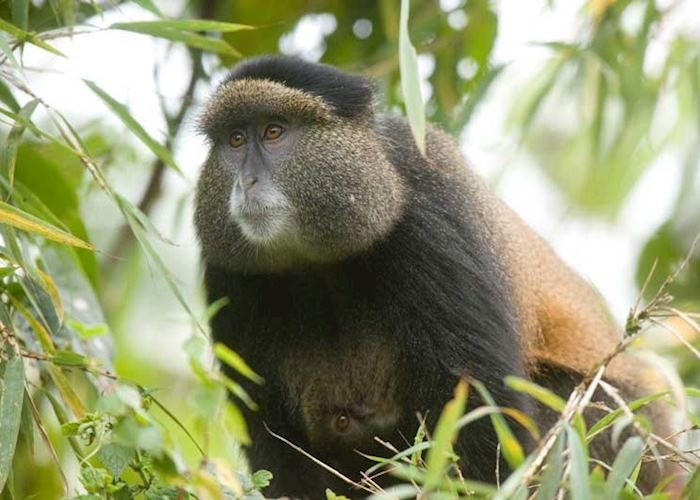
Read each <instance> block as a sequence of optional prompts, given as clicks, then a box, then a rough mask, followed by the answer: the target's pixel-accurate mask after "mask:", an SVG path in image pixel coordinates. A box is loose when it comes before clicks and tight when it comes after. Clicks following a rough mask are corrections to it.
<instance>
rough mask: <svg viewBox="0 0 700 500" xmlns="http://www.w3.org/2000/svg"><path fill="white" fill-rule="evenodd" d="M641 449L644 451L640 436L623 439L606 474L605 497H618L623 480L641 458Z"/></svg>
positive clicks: (622, 486) (623, 484)
mask: <svg viewBox="0 0 700 500" xmlns="http://www.w3.org/2000/svg"><path fill="white" fill-rule="evenodd" d="M642 451H644V442H643V441H642V439H641V438H639V437H637V436H634V437H631V438H629V439H628V440H627V441H625V444H624V445H623V446H622V449H621V450H620V451H619V452H618V454H617V457H616V458H615V462H613V466H612V469H611V470H610V473H609V474H608V480H607V482H606V483H605V495H604V496H605V498H618V496H619V494H620V492H621V491H622V488H624V486H625V481H626V480H627V478H628V477H630V475H631V474H632V473H633V472H634V470H635V468H636V467H637V464H638V463H639V461H640V459H641V458H642Z"/></svg>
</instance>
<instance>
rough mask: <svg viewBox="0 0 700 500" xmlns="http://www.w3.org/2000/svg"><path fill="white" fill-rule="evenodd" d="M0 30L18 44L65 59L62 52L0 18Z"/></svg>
mask: <svg viewBox="0 0 700 500" xmlns="http://www.w3.org/2000/svg"><path fill="white" fill-rule="evenodd" d="M0 30H2V31H4V32H6V33H9V34H10V35H11V36H13V37H14V38H16V39H17V40H18V41H20V42H28V43H31V44H32V45H36V46H37V47H39V48H41V49H44V50H46V51H48V52H51V53H52V54H56V55H57V56H61V57H66V56H65V54H63V52H61V51H60V50H58V49H56V48H54V47H52V46H51V45H49V44H48V43H46V42H44V41H43V40H41V39H39V38H36V36H34V35H33V34H32V33H28V32H26V31H24V30H21V29H19V28H18V27H17V26H14V25H12V24H10V23H8V22H7V21H5V20H4V19H2V18H0Z"/></svg>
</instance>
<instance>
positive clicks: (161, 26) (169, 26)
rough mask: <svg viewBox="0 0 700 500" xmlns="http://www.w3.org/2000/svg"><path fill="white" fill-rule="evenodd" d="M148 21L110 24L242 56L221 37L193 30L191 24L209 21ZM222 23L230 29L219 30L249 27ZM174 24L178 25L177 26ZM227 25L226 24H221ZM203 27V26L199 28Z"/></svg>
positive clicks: (113, 27)
mask: <svg viewBox="0 0 700 500" xmlns="http://www.w3.org/2000/svg"><path fill="white" fill-rule="evenodd" d="M182 23H187V21H148V22H135V23H114V24H113V25H112V26H110V27H111V28H112V29H118V30H123V31H131V32H133V33H140V34H142V35H151V36H155V37H157V38H164V39H166V40H170V41H173V42H182V43H184V44H185V45H189V46H190V47H195V48H197V49H203V50H207V51H209V52H216V53H218V54H225V55H229V56H232V57H241V54H240V52H238V51H237V50H236V49H234V48H233V47H231V46H230V45H229V44H228V43H226V42H225V41H224V40H222V39H220V38H211V37H208V36H205V35H200V34H199V33H194V32H192V31H191V30H193V29H197V30H198V28H192V27H189V26H197V25H199V26H204V25H205V23H207V21H190V22H189V23H190V24H182ZM218 24H221V25H230V26H231V28H230V29H224V30H222V29H218V30H217V31H237V30H240V29H248V28H249V27H248V26H246V27H242V26H243V25H235V24H230V23H218ZM173 26H178V27H177V28H175V27H173ZM221 27H225V26H220V28H221ZM199 29H201V28H199Z"/></svg>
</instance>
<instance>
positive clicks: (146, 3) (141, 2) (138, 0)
mask: <svg viewBox="0 0 700 500" xmlns="http://www.w3.org/2000/svg"><path fill="white" fill-rule="evenodd" d="M134 3H135V4H137V5H138V6H140V7H141V8H144V9H146V10H147V11H149V12H150V13H151V14H154V15H156V16H158V17H163V13H162V12H161V11H160V9H159V8H158V7H157V6H156V4H154V3H153V0H134Z"/></svg>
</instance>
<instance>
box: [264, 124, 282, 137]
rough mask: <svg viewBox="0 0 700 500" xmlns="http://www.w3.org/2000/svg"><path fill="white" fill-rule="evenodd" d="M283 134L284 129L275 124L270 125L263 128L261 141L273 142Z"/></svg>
mask: <svg viewBox="0 0 700 500" xmlns="http://www.w3.org/2000/svg"><path fill="white" fill-rule="evenodd" d="M283 133H284V127H282V125H277V124H276V123H271V124H270V125H268V126H267V127H265V133H264V134H263V139H265V140H266V141H274V140H275V139H278V138H279V137H280V136H281V135H282V134H283Z"/></svg>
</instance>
